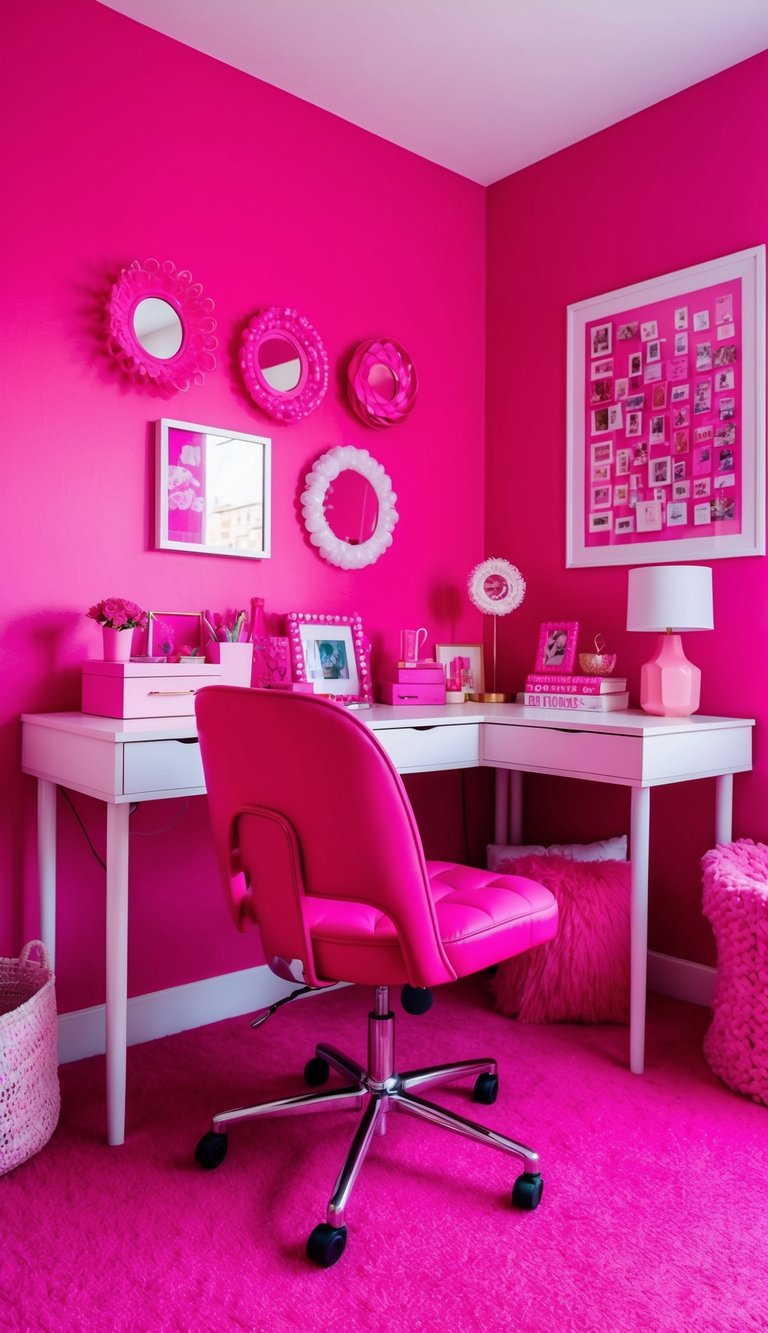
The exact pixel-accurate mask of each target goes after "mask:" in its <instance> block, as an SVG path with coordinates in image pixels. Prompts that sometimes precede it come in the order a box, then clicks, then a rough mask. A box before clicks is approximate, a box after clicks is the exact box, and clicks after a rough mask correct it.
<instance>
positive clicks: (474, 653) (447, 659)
mask: <svg viewBox="0 0 768 1333" xmlns="http://www.w3.org/2000/svg"><path fill="white" fill-rule="evenodd" d="M435 661H436V662H440V663H441V664H442V665H443V666H444V667H445V688H446V689H447V690H455V691H459V692H462V693H464V694H482V693H483V692H484V690H485V672H484V670H483V645H482V644H481V643H436V644H435Z"/></svg>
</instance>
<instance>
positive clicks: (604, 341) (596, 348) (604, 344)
mask: <svg viewBox="0 0 768 1333" xmlns="http://www.w3.org/2000/svg"><path fill="white" fill-rule="evenodd" d="M612 335H613V325H612V324H610V323H608V324H593V326H592V328H591V329H590V331H589V336H590V343H591V347H592V355H593V356H607V355H608V353H609V352H611V351H613V344H612V341H611V339H612Z"/></svg>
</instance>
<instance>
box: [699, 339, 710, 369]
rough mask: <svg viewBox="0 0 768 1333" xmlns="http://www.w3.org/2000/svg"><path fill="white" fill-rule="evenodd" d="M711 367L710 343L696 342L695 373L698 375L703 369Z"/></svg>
mask: <svg viewBox="0 0 768 1333" xmlns="http://www.w3.org/2000/svg"><path fill="white" fill-rule="evenodd" d="M711 369H712V344H711V343H697V344H696V374H697V375H700V374H701V372H702V371H703V370H711Z"/></svg>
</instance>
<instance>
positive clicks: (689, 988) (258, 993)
mask: <svg viewBox="0 0 768 1333" xmlns="http://www.w3.org/2000/svg"><path fill="white" fill-rule="evenodd" d="M714 984H715V969H714V968H713V967H705V966H704V965H703V964H702V963H690V962H688V961H687V959H685V958H672V957H670V956H669V954H665V953H654V952H649V954H648V987H649V989H650V990H655V991H660V992H661V994H662V995H673V996H674V997H675V998H676V999H678V1000H689V1001H690V1002H691V1003H692V1004H703V1005H711V1004H712V992H713V989H714ZM293 989H294V984H293V983H290V984H289V983H288V982H285V981H281V980H280V978H279V977H276V976H275V974H274V973H273V972H270V970H269V968H268V967H266V966H262V967H249V968H246V969H245V970H244V971H242V972H228V973H226V974H225V975H224V976H221V977H208V978H206V980H204V981H191V982H189V983H188V984H187V985H186V986H173V987H171V988H170V989H168V990H159V991H153V992H152V993H151V994H149V995H136V996H135V997H134V998H133V999H132V1000H129V1001H128V1045H129V1046H134V1045H136V1044H137V1043H138V1042H142V1041H154V1040H155V1039H156V1038H157V1037H168V1036H170V1034H171V1033H173V1032H186V1031H188V1029H190V1028H197V1027H204V1026H205V1024H206V1023H217V1022H219V1020H220V1019H222V1018H237V1017H238V1016H239V1015H240V1014H251V1013H255V1011H256V1010H257V1009H260V1008H263V1007H265V1006H266V1005H268V1004H273V1003H274V1001H275V1000H279V999H280V998H281V997H282V996H283V995H288V994H289V993H290V991H292V990H293ZM105 1034H106V1018H105V1008H104V1005H103V1004H97V1005H94V1006H93V1008H92V1009H77V1010H75V1011H74V1012H73V1013H70V1014H60V1015H59V1063H60V1064H67V1063H68V1062H69V1061H70V1060H83V1059H85V1057H86V1056H89V1055H103V1054H104V1051H105V1050H106V1040H105Z"/></svg>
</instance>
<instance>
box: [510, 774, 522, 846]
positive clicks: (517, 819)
mask: <svg viewBox="0 0 768 1333" xmlns="http://www.w3.org/2000/svg"><path fill="white" fill-rule="evenodd" d="M509 841H510V843H513V844H514V845H515V846H518V847H519V845H520V843H521V842H522V841H523V775H522V773H521V772H520V770H519V769H518V768H513V769H512V771H511V773H510V775H509Z"/></svg>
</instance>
